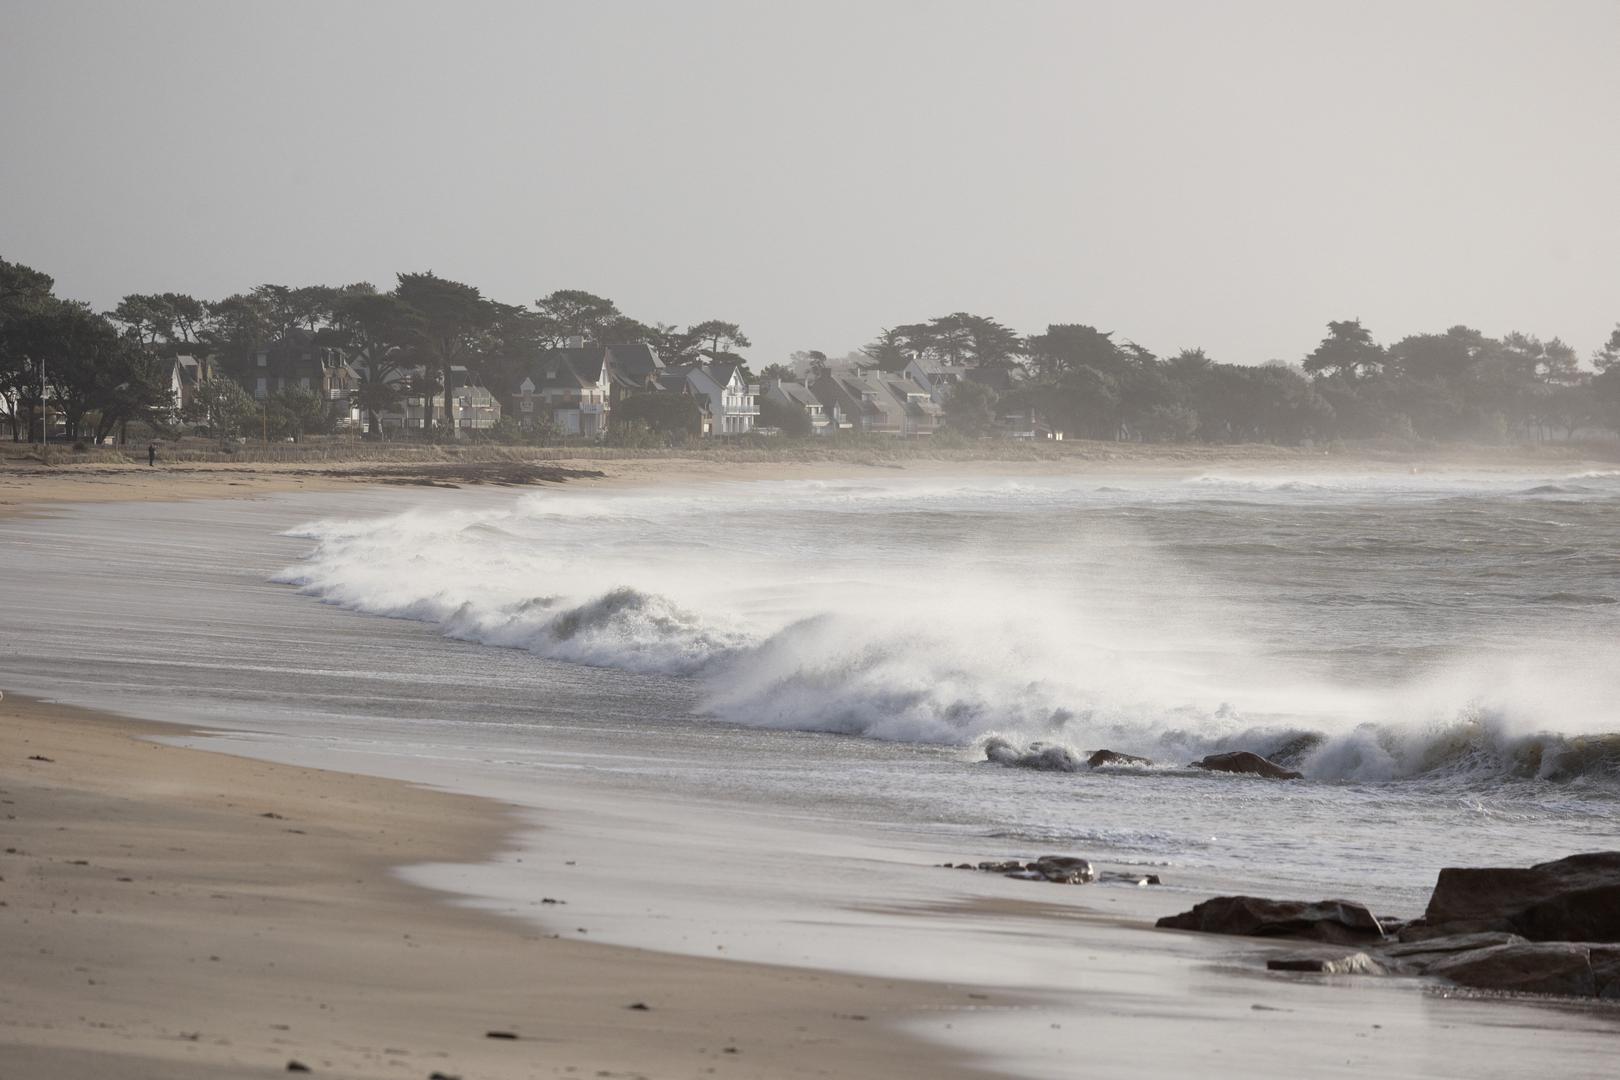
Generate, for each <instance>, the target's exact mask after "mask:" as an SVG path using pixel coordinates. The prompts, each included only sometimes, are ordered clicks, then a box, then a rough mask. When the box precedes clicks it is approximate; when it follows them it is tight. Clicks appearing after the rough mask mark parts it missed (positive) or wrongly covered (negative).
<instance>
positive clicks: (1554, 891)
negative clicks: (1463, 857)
mask: <svg viewBox="0 0 1620 1080" xmlns="http://www.w3.org/2000/svg"><path fill="white" fill-rule="evenodd" d="M1414 923H1415V925H1413V926H1409V927H1407V928H1406V929H1405V930H1403V931H1402V935H1401V936H1402V939H1403V940H1421V939H1423V938H1425V937H1444V936H1451V935H1455V934H1459V933H1469V932H1475V931H1491V930H1495V931H1506V932H1511V933H1515V934H1518V935H1520V936H1521V937H1524V938H1528V939H1529V940H1531V941H1589V942H1608V943H1614V942H1620V851H1597V852H1589V853H1586V854H1583V855H1571V856H1569V857H1568V858H1564V859H1558V860H1555V861H1553V862H1545V863H1537V864H1536V865H1535V866H1532V867H1530V868H1528V869H1517V868H1504V867H1485V868H1459V867H1447V868H1445V869H1444V870H1441V871H1440V877H1439V879H1438V880H1437V881H1436V882H1435V885H1434V893H1433V894H1432V895H1431V896H1430V897H1429V906H1428V908H1427V909H1426V910H1425V911H1424V913H1423V918H1422V919H1421V920H1414Z"/></svg>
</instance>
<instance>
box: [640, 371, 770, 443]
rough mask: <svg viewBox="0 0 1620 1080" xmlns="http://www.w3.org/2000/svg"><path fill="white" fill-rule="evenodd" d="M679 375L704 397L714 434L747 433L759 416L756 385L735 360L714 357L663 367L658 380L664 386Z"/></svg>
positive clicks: (698, 394) (752, 428) (696, 392)
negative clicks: (714, 358) (706, 360)
mask: <svg viewBox="0 0 1620 1080" xmlns="http://www.w3.org/2000/svg"><path fill="white" fill-rule="evenodd" d="M672 378H682V379H685V380H686V384H687V386H688V387H690V388H691V391H692V393H693V394H695V395H697V396H698V397H701V398H703V399H705V400H706V401H707V403H708V406H709V415H710V417H711V418H712V420H713V425H714V426H713V431H712V433H713V434H715V435H746V434H748V433H749V432H750V431H753V430H754V424H755V422H757V421H758V419H759V387H758V386H755V385H753V384H751V383H749V382H748V381H747V380H746V379H744V378H743V368H742V365H741V364H740V363H738V362H737V361H735V360H713V361H710V362H709V363H707V364H687V365H684V366H682V367H672V368H666V369H665V371H664V372H663V373H662V374H661V375H660V376H659V380H660V381H661V382H662V383H664V384H665V385H666V386H667V385H668V384H669V383H670V381H671V379H672Z"/></svg>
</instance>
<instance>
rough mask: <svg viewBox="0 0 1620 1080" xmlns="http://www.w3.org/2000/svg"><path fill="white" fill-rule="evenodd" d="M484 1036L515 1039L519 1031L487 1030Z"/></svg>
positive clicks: (487, 1037)
mask: <svg viewBox="0 0 1620 1080" xmlns="http://www.w3.org/2000/svg"><path fill="white" fill-rule="evenodd" d="M484 1038H486V1039H515V1038H517V1032H515V1031H486V1032H484Z"/></svg>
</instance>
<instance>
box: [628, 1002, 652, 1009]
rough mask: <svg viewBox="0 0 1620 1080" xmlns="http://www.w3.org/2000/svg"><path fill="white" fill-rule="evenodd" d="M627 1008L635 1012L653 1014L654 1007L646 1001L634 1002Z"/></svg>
mask: <svg viewBox="0 0 1620 1080" xmlns="http://www.w3.org/2000/svg"><path fill="white" fill-rule="evenodd" d="M625 1008H627V1009H630V1010H632V1011H634V1012H652V1006H651V1005H649V1004H647V1003H646V1002H645V1001H632V1002H631V1003H630V1004H628V1005H626V1006H625Z"/></svg>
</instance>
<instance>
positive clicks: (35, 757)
mask: <svg viewBox="0 0 1620 1080" xmlns="http://www.w3.org/2000/svg"><path fill="white" fill-rule="evenodd" d="M28 760H29V761H47V762H51V763H53V764H54V763H55V761H56V759H55V758H48V757H46V756H45V755H44V754H29V755H28Z"/></svg>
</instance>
